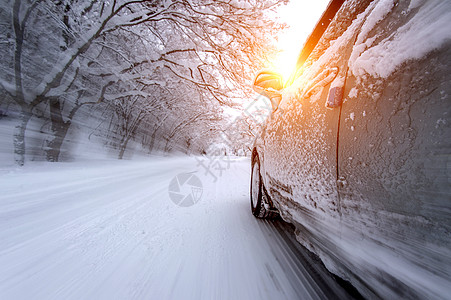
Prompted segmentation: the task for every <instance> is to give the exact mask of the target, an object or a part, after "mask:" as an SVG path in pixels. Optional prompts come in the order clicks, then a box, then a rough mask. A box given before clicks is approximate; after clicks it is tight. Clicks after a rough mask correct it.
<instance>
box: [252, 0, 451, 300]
mask: <svg viewBox="0 0 451 300" xmlns="http://www.w3.org/2000/svg"><path fill="white" fill-rule="evenodd" d="M450 16H451V5H450V2H449V1H411V2H409V1H345V2H344V3H343V5H341V7H340V8H339V10H338V12H336V14H335V15H334V16H333V19H331V22H330V24H329V25H328V26H327V28H326V29H325V32H324V33H321V35H320V36H319V37H318V39H319V40H318V42H317V43H316V42H315V44H314V45H313V46H311V44H310V45H309V44H308V43H307V44H306V47H308V46H310V47H311V48H312V50H311V51H309V53H308V54H309V55H308V56H307V57H303V58H300V60H302V62H301V63H299V64H298V70H297V74H296V75H295V76H294V78H293V80H292V81H293V82H292V84H291V85H290V86H288V87H286V88H285V89H284V90H283V91H281V94H282V101H281V102H280V104H279V106H278V108H277V109H276V110H275V111H274V112H273V113H272V115H271V116H270V118H269V119H268V120H267V122H266V124H265V127H264V128H263V131H262V133H261V135H260V136H259V137H258V138H257V140H256V142H255V145H254V149H253V154H252V155H253V159H252V161H253V166H254V165H255V163H256V162H258V163H259V164H260V167H259V173H260V176H261V181H262V187H263V188H262V189H263V192H264V193H265V196H266V197H264V202H265V205H266V207H267V208H268V209H274V210H278V211H279V213H280V215H281V217H282V218H283V219H284V220H286V221H288V222H291V223H293V224H294V225H295V227H296V235H297V239H298V241H299V242H300V243H302V244H303V245H304V246H306V247H307V248H308V249H310V250H311V251H313V252H314V253H316V254H317V255H318V256H319V257H320V258H321V259H322V260H323V262H324V263H325V265H326V266H327V268H328V269H329V270H330V271H332V272H333V273H336V274H337V275H339V276H341V277H343V278H345V279H347V280H349V281H350V282H351V283H352V284H353V285H354V286H355V287H356V288H357V289H358V290H359V291H360V292H361V293H362V294H363V295H364V296H366V297H368V298H385V299H399V298H400V297H402V298H424V299H444V298H446V297H450V295H451V279H450V278H451V249H450V248H451V129H450V125H451V38H450V34H448V33H446V30H449V31H450V32H451V26H450V25H448V26H446V21H445V20H446V19H448V21H449V22H451V18H450ZM320 23H321V22H320ZM443 26H445V27H447V28H446V29H444V28H443ZM304 52H305V51H304ZM304 54H305V53H304ZM304 56H305V55H304ZM334 88H335V89H334ZM334 93H338V94H336V95H335V94H334ZM334 96H335V97H336V99H338V100H340V98H342V100H343V103H342V104H341V105H340V103H339V104H338V105H331V103H329V105H328V104H327V103H328V101H329V102H330V100H331V99H332V100H333V98H334ZM256 157H258V159H256ZM253 205H254V204H253ZM254 214H255V213H254Z"/></svg>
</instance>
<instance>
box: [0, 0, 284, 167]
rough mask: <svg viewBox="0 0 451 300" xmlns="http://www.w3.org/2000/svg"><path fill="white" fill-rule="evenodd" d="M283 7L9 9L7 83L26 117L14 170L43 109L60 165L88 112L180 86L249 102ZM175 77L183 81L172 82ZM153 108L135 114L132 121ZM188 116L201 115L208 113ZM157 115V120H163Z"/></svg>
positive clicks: (34, 3) (116, 0)
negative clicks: (82, 112) (70, 135)
mask: <svg viewBox="0 0 451 300" xmlns="http://www.w3.org/2000/svg"><path fill="white" fill-rule="evenodd" d="M282 2H285V0H267V1H254V0H241V1H239V0H235V1H233V0H230V1H213V0H153V1H144V0H129V1H126V0H113V1H98V0H56V1H50V0H10V1H4V2H3V3H2V4H1V12H0V15H1V19H2V23H1V24H0V26H1V29H0V30H1V31H0V33H1V34H2V35H4V36H2V39H3V40H4V42H3V43H2V44H0V52H1V55H2V57H3V58H4V59H3V61H2V62H1V63H0V67H1V70H2V72H1V74H2V75H1V81H0V82H1V87H2V90H3V91H4V93H8V94H9V95H8V96H9V97H11V99H13V101H14V103H15V104H16V107H17V108H18V109H19V114H20V117H19V119H20V120H19V122H18V124H17V127H16V131H15V134H14V148H15V150H14V151H15V157H16V158H15V160H16V162H17V163H18V164H19V165H23V163H24V155H25V150H26V145H25V134H26V128H27V124H28V122H29V120H30V119H31V118H32V117H33V116H34V115H36V113H37V112H38V111H39V112H41V113H44V114H45V115H46V117H47V118H48V119H49V120H50V125H49V130H48V131H49V132H48V133H49V135H48V137H47V138H46V142H45V150H46V156H47V159H48V160H50V161H56V160H58V157H59V153H60V148H61V145H62V143H63V142H64V139H65V137H66V134H67V132H68V130H69V128H70V126H71V122H72V120H73V118H74V116H75V114H76V113H77V111H79V109H80V108H82V107H87V106H88V105H96V104H98V103H104V102H106V101H108V102H114V101H116V102H117V101H119V102H120V101H122V102H127V101H131V103H134V104H133V105H138V106H141V105H143V103H145V102H146V101H147V100H146V99H157V98H158V93H156V94H155V90H159V91H161V90H163V89H178V88H179V85H177V84H175V83H176V82H178V83H180V82H184V84H185V86H190V87H193V91H196V93H198V94H199V95H201V97H202V99H206V101H211V100H212V99H214V100H215V101H216V102H218V103H220V104H229V105H230V104H232V103H233V100H234V99H237V98H238V97H243V96H245V95H249V94H246V93H249V90H248V89H247V87H246V86H247V85H248V84H249V79H250V76H251V75H250V74H251V73H253V71H254V70H255V69H256V68H260V67H261V65H262V63H263V61H264V60H265V57H266V56H267V55H268V54H269V53H270V52H271V51H270V48H269V45H270V42H269V40H270V39H271V38H272V36H273V35H274V32H275V31H276V30H278V29H279V28H280V26H278V25H277V24H275V23H274V22H272V21H271V20H270V18H268V16H267V11H268V10H271V9H273V8H275V7H276V6H277V5H279V4H281V3H282ZM168 78H177V79H178V80H177V81H173V82H171V83H169V84H168V83H167V81H168ZM151 87H158V88H157V89H154V88H151ZM138 100H139V101H138ZM151 101H152V100H151ZM128 104H130V103H128ZM109 107H114V106H109ZM146 107H147V108H146ZM149 107H152V106H148V105H146V104H144V107H143V108H138V109H137V110H136V109H135V111H136V112H137V113H136V114H137V115H136V116H134V117H138V116H139V117H142V114H143V111H147V112H146V113H148V112H149ZM155 109H158V108H155ZM186 109H191V110H200V112H199V113H200V115H202V110H201V107H190V106H189V105H188V106H187V107H186ZM165 113H166V112H165V111H164V110H163V111H161V114H162V115H164V114H165ZM209 113H210V112H207V115H208V114H209ZM140 114H141V115H140ZM157 114H158V112H154V115H155V117H154V120H162V119H163V118H162V117H161V116H157ZM191 117H192V114H187V118H186V120H184V121H187V120H190V118H191ZM202 118H203V119H208V117H205V116H204V117H202ZM141 124H142V123H141V122H140V123H139V126H140V125H141ZM169 136H171V133H169ZM127 138H131V136H126V137H125V140H124V141H123V142H122V145H124V144H125V145H126V144H127V143H126V141H127ZM121 151H122V150H121Z"/></svg>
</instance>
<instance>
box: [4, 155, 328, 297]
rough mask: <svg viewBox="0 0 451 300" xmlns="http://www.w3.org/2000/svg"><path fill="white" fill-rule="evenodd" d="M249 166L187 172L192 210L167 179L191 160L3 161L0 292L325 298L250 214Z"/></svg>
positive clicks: (238, 162) (239, 162) (192, 164)
mask: <svg viewBox="0 0 451 300" xmlns="http://www.w3.org/2000/svg"><path fill="white" fill-rule="evenodd" d="M249 169H250V162H249V160H248V159H245V160H243V159H234V162H233V163H232V164H231V168H230V169H229V170H228V171H227V173H224V174H223V176H222V177H219V180H218V181H217V182H216V183H214V181H213V179H212V178H211V177H208V176H205V175H204V172H200V171H199V172H197V173H194V174H195V175H196V176H198V177H199V178H200V180H201V182H202V185H203V193H202V197H201V199H200V201H199V202H198V203H196V204H195V205H193V206H191V207H179V206H177V205H175V204H174V203H173V202H171V200H170V199H169V194H168V184H169V182H170V181H171V179H172V178H174V176H176V175H177V174H179V173H182V172H191V171H195V170H196V161H195V159H194V158H186V157H182V158H167V157H166V158H163V157H157V158H152V159H147V160H139V161H117V160H111V161H106V160H103V161H93V162H89V163H87V162H74V163H53V164H51V163H45V162H42V163H36V162H29V163H28V164H27V165H26V166H25V167H24V168H21V169H19V168H18V169H12V168H2V169H0V190H1V191H2V192H1V194H0V266H1V267H0V299H15V300H18V299H77V300H78V299H299V298H302V299H310V298H314V299H318V298H324V297H325V296H324V294H322V291H321V290H320V289H318V286H317V285H316V284H315V283H314V282H312V280H311V278H309V275H308V272H309V271H307V270H306V269H304V268H303V267H302V265H301V266H298V265H296V263H295V261H296V260H297V259H298V258H296V256H295V254H294V253H293V252H291V251H290V250H289V249H287V247H286V242H284V240H283V239H282V238H280V236H279V237H278V235H277V232H275V230H274V227H272V225H270V224H269V223H268V222H265V221H260V220H257V219H256V218H254V217H253V216H252V215H251V213H250V209H249V194H248V193H249V192H248V191H249ZM332 281H333V279H332ZM335 284H336V283H335Z"/></svg>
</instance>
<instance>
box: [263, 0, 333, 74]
mask: <svg viewBox="0 0 451 300" xmlns="http://www.w3.org/2000/svg"><path fill="white" fill-rule="evenodd" d="M328 3H329V0H314V1H311V0H291V1H290V2H289V3H288V4H287V5H286V6H282V7H280V8H279V10H278V12H277V13H278V17H279V18H280V19H281V21H282V22H285V23H287V24H288V26H289V28H287V29H286V30H285V31H284V33H283V34H281V35H280V36H279V39H278V40H279V41H278V47H279V49H280V51H281V52H280V54H279V55H278V57H277V59H276V61H274V62H273V66H271V68H274V69H276V70H277V71H278V72H279V73H281V74H282V75H283V76H284V79H287V78H288V77H289V75H290V74H291V71H292V70H293V68H294V66H295V64H296V61H297V57H298V55H299V53H300V51H301V49H302V46H303V45H304V42H305V40H306V39H307V37H308V36H309V34H310V33H311V32H312V30H313V28H314V27H315V25H316V23H317V22H318V20H319V18H320V17H321V15H322V13H323V12H324V11H325V9H326V7H327V4H328Z"/></svg>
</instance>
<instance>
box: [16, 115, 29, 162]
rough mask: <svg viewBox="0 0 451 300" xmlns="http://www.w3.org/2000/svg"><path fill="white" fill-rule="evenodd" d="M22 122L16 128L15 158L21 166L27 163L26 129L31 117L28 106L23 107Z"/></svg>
mask: <svg viewBox="0 0 451 300" xmlns="http://www.w3.org/2000/svg"><path fill="white" fill-rule="evenodd" d="M19 119H20V122H19V124H17V125H16V127H15V130H14V160H15V162H16V164H18V165H19V166H23V165H24V163H25V131H26V130H27V125H28V122H29V121H30V119H31V112H30V110H29V109H28V108H23V107H22V111H21V112H20V118H19Z"/></svg>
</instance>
